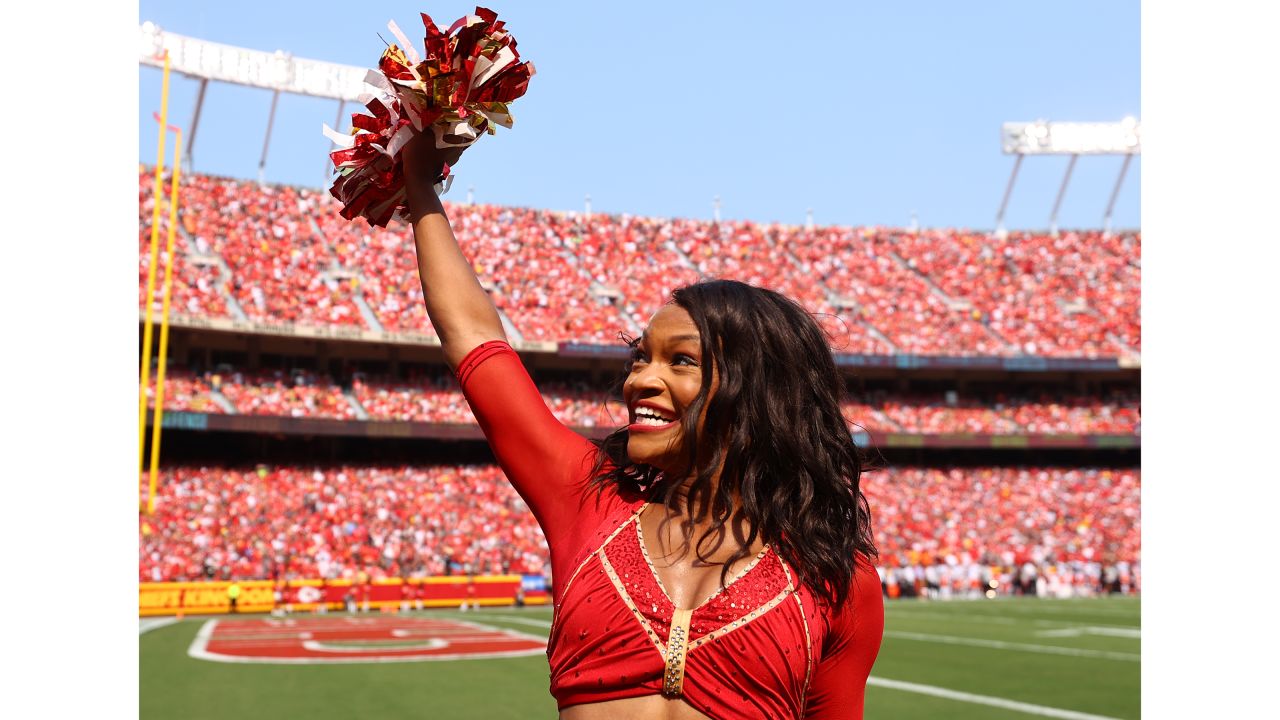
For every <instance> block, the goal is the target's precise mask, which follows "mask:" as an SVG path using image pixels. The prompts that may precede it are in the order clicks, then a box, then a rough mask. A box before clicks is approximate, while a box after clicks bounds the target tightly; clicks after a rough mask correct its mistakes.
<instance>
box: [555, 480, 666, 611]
mask: <svg viewBox="0 0 1280 720" xmlns="http://www.w3.org/2000/svg"><path fill="white" fill-rule="evenodd" d="M647 504H648V503H646V505H647ZM643 509H644V506H643V505H642V506H641V507H640V510H643ZM640 510H636V511H635V512H633V513H631V517H629V518H627V519H626V520H623V521H622V523H621V524H620V525H618V527H617V528H615V529H614V531H613V532H611V533H609V537H607V538H605V539H604V542H602V543H600V547H597V548H596V549H595V550H592V551H591V552H589V553H587V556H586V557H584V558H582V562H580V563H578V567H577V568H576V569H574V571H573V574H572V575H570V576H569V582H567V583H565V585H564V590H562V591H561V592H560V602H559V604H556V605H553V606H552V607H551V631H550V632H551V635H552V636H554V635H555V632H556V625H558V624H559V623H558V622H557V621H558V620H559V619H560V606H561V605H563V604H564V598H566V597H568V596H569V588H570V587H572V586H573V581H574V580H576V579H577V578H578V573H580V572H582V568H584V567H586V566H587V563H589V562H591V558H593V557H595V556H596V555H599V556H600V557H601V559H604V553H603V552H601V551H602V550H604V546H605V545H608V544H609V541H610V540H613V539H614V538H615V537H617V536H618V533H620V532H622V531H623V530H624V529H626V527H627V523H629V522H632V521H633V520H636V519H637V518H639V517H640Z"/></svg>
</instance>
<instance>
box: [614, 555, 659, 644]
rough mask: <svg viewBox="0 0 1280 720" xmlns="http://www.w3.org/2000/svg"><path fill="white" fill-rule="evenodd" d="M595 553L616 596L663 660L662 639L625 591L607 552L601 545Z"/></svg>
mask: <svg viewBox="0 0 1280 720" xmlns="http://www.w3.org/2000/svg"><path fill="white" fill-rule="evenodd" d="M597 554H598V555H599V556H600V566H601V567H602V568H604V574H605V575H607V576H609V582H611V583H613V589H614V590H617V591H618V596H619V597H621V598H622V602H623V604H624V605H626V606H627V609H628V610H630V611H631V614H632V616H634V617H635V619H636V620H637V621H638V622H639V623H640V627H642V628H644V631H645V634H647V635H648V636H649V639H650V640H651V641H653V646H654V648H655V649H656V650H657V651H658V654H659V655H661V656H662V658H663V660H665V659H666V657H667V651H666V649H665V648H664V647H663V645H662V640H661V639H660V638H659V637H658V633H656V632H654V630H653V626H652V625H650V624H649V620H648V618H646V617H645V616H644V613H642V612H640V608H638V607H636V602H635V600H632V599H631V594H630V593H628V592H627V588H626V586H624V585H623V584H622V580H621V578H619V577H618V571H617V570H614V569H613V563H611V562H609V553H607V552H604V548H603V547H601V548H600V551H599V552H598V553H597Z"/></svg>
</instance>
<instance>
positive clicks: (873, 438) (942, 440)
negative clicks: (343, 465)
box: [147, 410, 1142, 448]
mask: <svg viewBox="0 0 1280 720" xmlns="http://www.w3.org/2000/svg"><path fill="white" fill-rule="evenodd" d="M151 418H152V413H151V412H150V411H149V412H148V414H147V424H148V425H150V424H151V422H152V420H151ZM161 423H162V427H165V428H173V429H175V430H207V431H223V432H248V433H279V434H282V435H339V436H348V437H399V438H435V439H444V440H483V439H484V433H483V432H482V431H481V430H480V426H479V425H475V424H470V423H423V422H409V421H382V420H369V421H364V420H331V419H328V418H305V417H302V418H295V417H285V416H283V415H221V414H209V413H195V412H187V411H184V410H165V411H164V419H163V420H162V421H161ZM573 430H574V431H575V432H577V433H578V434H579V435H582V436H584V437H588V438H593V439H598V438H603V437H604V436H605V435H608V434H609V432H610V431H611V428H608V427H603V426H597V427H589V428H588V427H574V428H573ZM853 441H854V442H855V443H857V444H859V445H863V446H865V445H878V446H880V447H900V448H1138V447H1141V446H1142V436H1141V435H1138V434H1132V435H1124V434H1110V435H1101V434H1100V435H1082V434H1078V433H1061V434H1043V433H1042V434H1022V433H1010V434H1003V435H992V434H984V433H904V432H883V431H880V430H872V431H870V432H868V431H863V430H855V431H854V432H853Z"/></svg>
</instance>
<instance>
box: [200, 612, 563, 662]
mask: <svg viewBox="0 0 1280 720" xmlns="http://www.w3.org/2000/svg"><path fill="white" fill-rule="evenodd" d="M546 650H547V642H546V640H545V639H544V638H541V637H538V636H536V635H526V634H524V633H521V632H516V631H515V630H507V629H505V628H496V627H490V626H487V625H481V624H479V623H474V622H467V621H463V620H449V619H443V618H418V617H307V618H261V619H252V620H210V621H208V622H206V623H205V624H204V626H203V627H201V628H200V632H199V633H197V634H196V638H195V640H194V641H192V643H191V648H190V649H189V650H188V651H187V654H188V655H190V656H191V657H193V658H197V659H200V660H210V661H213V662H227V663H268V664H288V665H309V664H333V663H374V662H377V663H385V662H424V661H427V660H467V659H471V658H477V659H478V658H495V657H521V656H525V655H540V654H543V653H545V652H546Z"/></svg>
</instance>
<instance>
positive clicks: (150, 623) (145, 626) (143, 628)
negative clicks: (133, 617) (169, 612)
mask: <svg viewBox="0 0 1280 720" xmlns="http://www.w3.org/2000/svg"><path fill="white" fill-rule="evenodd" d="M176 622H179V620H178V619H177V618H171V617H154V618H139V619H138V634H139V635H141V634H143V633H145V632H150V631H152V630H158V629H160V628H162V627H165V626H167V625H172V624H174V623H176Z"/></svg>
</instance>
